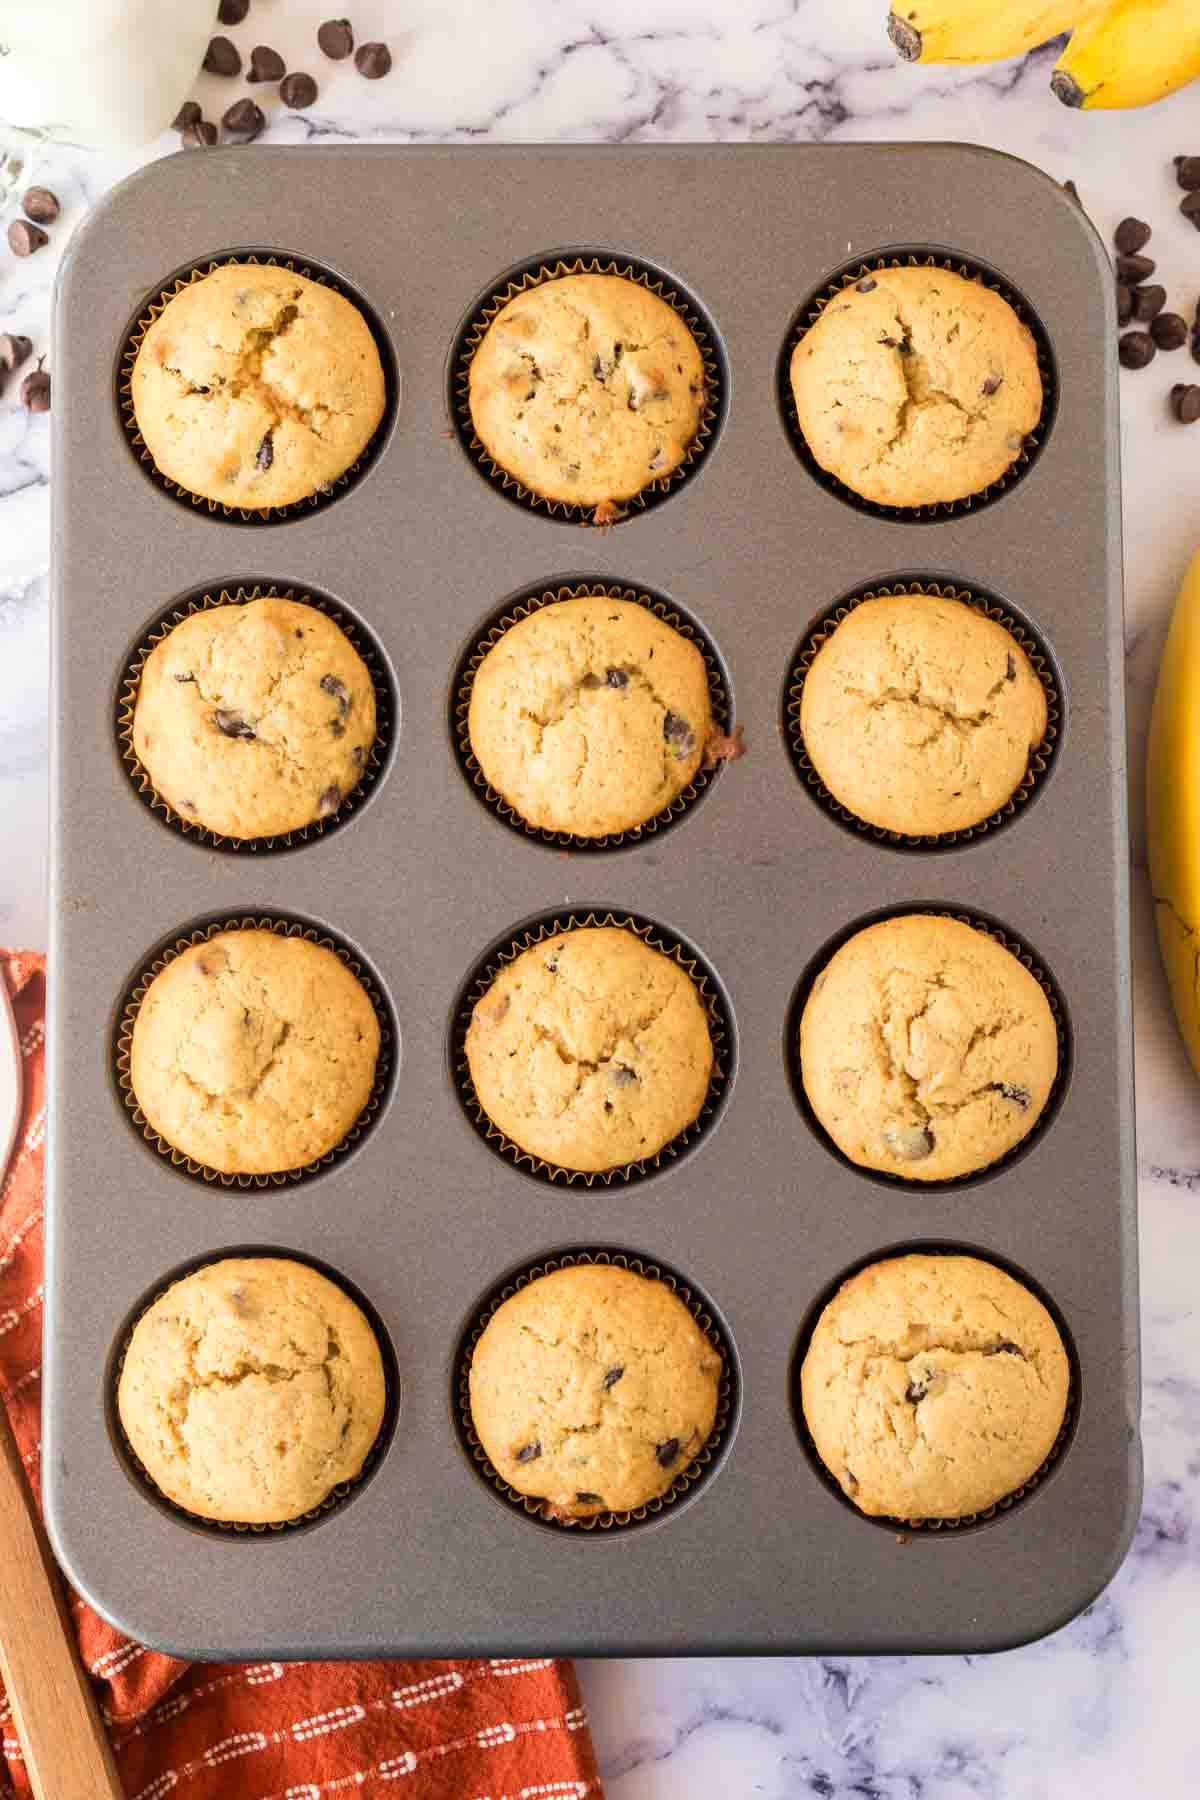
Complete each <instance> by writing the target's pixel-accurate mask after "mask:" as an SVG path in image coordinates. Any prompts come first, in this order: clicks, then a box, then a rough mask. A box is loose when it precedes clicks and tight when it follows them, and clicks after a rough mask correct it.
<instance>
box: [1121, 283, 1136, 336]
mask: <svg viewBox="0 0 1200 1800" xmlns="http://www.w3.org/2000/svg"><path fill="white" fill-rule="evenodd" d="M1132 317H1133V289H1132V288H1130V287H1127V286H1126V285H1125V283H1124V282H1123V281H1119V282H1118V283H1117V324H1118V325H1128V323H1129V321H1130V319H1132Z"/></svg>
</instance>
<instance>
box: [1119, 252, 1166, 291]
mask: <svg viewBox="0 0 1200 1800" xmlns="http://www.w3.org/2000/svg"><path fill="white" fill-rule="evenodd" d="M1156 267H1157V264H1156V263H1155V261H1154V258H1153V257H1152V256H1118V258H1117V280H1118V281H1127V282H1128V283H1129V285H1130V287H1136V286H1137V284H1138V282H1139V281H1145V280H1146V279H1147V277H1148V276H1150V275H1153V273H1154V271H1155V268H1156Z"/></svg>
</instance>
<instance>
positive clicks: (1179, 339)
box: [1150, 312, 1188, 350]
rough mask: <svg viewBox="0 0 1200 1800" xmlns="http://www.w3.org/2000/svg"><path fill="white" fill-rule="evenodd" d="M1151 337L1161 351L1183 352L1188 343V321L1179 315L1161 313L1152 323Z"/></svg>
mask: <svg viewBox="0 0 1200 1800" xmlns="http://www.w3.org/2000/svg"><path fill="white" fill-rule="evenodd" d="M1150 336H1151V337H1152V338H1153V339H1154V341H1155V343H1156V344H1157V345H1158V347H1159V349H1160V350H1182V349H1183V346H1184V345H1185V344H1186V343H1187V341H1188V328H1187V320H1186V319H1184V318H1181V317H1180V315H1179V314H1178V313H1169V312H1164V313H1159V315H1158V317H1157V319H1154V320H1152V321H1151V325H1150Z"/></svg>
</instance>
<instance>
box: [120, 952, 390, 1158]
mask: <svg viewBox="0 0 1200 1800" xmlns="http://www.w3.org/2000/svg"><path fill="white" fill-rule="evenodd" d="M378 1057H379V1022H378V1020H377V1019H376V1017H375V1008H374V1007H373V1006H372V1004H371V1001H370V999H369V998H368V996H367V993H366V990H365V989H364V988H363V987H362V985H361V983H360V982H359V981H358V980H357V978H356V977H355V976H354V975H353V974H352V973H351V971H350V970H349V969H348V968H347V967H346V965H345V963H344V962H343V961H342V960H341V958H340V957H339V956H337V955H335V953H334V952H333V951H332V950H327V949H325V948H323V946H321V945H320V944H314V943H310V942H309V941H308V939H306V938H300V937H284V936H282V935H281V934H280V933H279V932H275V931H260V930H245V931H222V932H218V933H217V935H216V936H215V937H211V938H208V939H207V940H206V941H205V942H204V943H202V944H193V945H192V946H191V948H190V949H187V950H184V951H182V952H181V953H180V955H178V956H177V957H175V959H174V960H173V961H172V962H169V963H168V964H167V965H166V967H165V968H164V969H162V970H161V971H160V972H159V973H158V974H157V975H156V976H155V977H154V979H153V981H152V982H151V983H150V986H149V987H148V988H147V990H146V994H145V997H144V998H143V1000H142V1003H141V1005H140V1006H139V1008H138V1012H137V1018H136V1020H135V1022H134V1028H133V1043H132V1047H131V1052H130V1066H129V1073H130V1083H131V1086H132V1088H133V1093H134V1097H135V1098H136V1100H137V1103H138V1105H139V1106H140V1107H141V1109H142V1112H143V1113H144V1114H145V1116H146V1119H147V1120H148V1122H149V1124H150V1125H151V1127H152V1128H153V1130H155V1131H156V1132H157V1133H158V1134H159V1136H160V1137H162V1138H164V1139H165V1140H166V1142H167V1143H168V1144H171V1145H173V1146H174V1148H175V1149H176V1150H181V1151H182V1152H183V1154H184V1155H185V1156H190V1157H191V1158H192V1159H193V1160H194V1161H195V1162H198V1163H204V1164H205V1165H206V1166H207V1167H208V1168H210V1169H217V1170H219V1171H220V1172H221V1173H222V1174H225V1175H271V1174H277V1173H279V1172H281V1171H282V1170H285V1169H299V1168H303V1167H305V1166H306V1165H307V1164H308V1163H313V1162H316V1161H318V1160H319V1159H320V1158H321V1157H322V1156H324V1155H325V1153H326V1151H328V1150H332V1149H334V1148H335V1147H336V1146H337V1145H338V1144H340V1143H341V1141H342V1139H343V1138H344V1137H345V1136H346V1133H347V1132H348V1131H349V1130H350V1128H351V1126H352V1125H353V1124H354V1122H355V1120H356V1119H357V1118H358V1117H359V1114H360V1113H361V1112H362V1110H363V1108H364V1107H365V1106H366V1104H367V1101H368V1100H369V1098H370V1095H371V1089H372V1087H373V1085H374V1082H375V1065H376V1062H377V1061H378Z"/></svg>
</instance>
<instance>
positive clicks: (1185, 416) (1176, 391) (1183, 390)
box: [1171, 381, 1200, 425]
mask: <svg viewBox="0 0 1200 1800" xmlns="http://www.w3.org/2000/svg"><path fill="white" fill-rule="evenodd" d="M1171 411H1172V412H1173V413H1174V414H1175V417H1176V418H1177V419H1178V420H1179V423H1180V424H1181V425H1194V424H1195V423H1196V420H1197V419H1200V387H1194V386H1190V385H1189V384H1188V383H1187V382H1184V381H1177V382H1176V384H1175V386H1174V387H1173V388H1172V389H1171Z"/></svg>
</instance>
